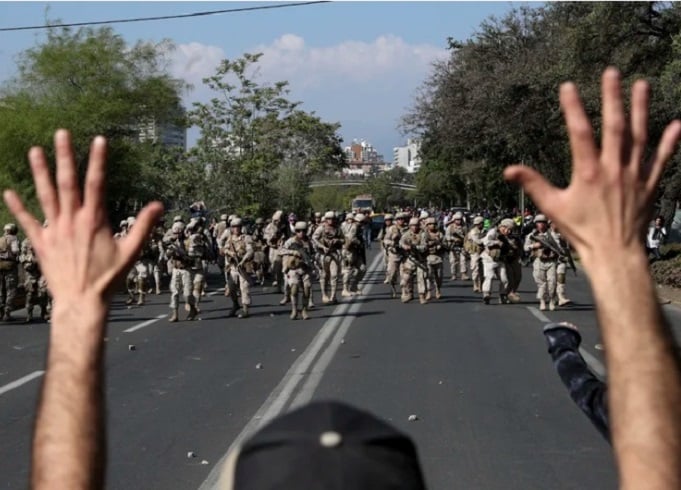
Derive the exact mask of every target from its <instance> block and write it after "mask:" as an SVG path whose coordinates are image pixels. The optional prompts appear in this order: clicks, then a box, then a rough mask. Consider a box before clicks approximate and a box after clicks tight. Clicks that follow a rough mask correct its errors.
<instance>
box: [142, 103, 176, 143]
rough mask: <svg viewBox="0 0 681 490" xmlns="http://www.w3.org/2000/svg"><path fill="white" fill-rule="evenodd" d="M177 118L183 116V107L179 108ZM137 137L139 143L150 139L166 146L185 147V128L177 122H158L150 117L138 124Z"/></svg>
mask: <svg viewBox="0 0 681 490" xmlns="http://www.w3.org/2000/svg"><path fill="white" fill-rule="evenodd" d="M179 111H180V114H179V115H178V116H179V117H178V119H180V118H181V117H182V116H184V113H185V111H184V109H183V108H179ZM138 127H139V133H138V139H139V141H140V142H141V143H144V142H147V141H150V142H152V143H160V144H161V145H163V146H168V147H171V146H172V147H180V148H182V149H183V150H186V149H187V128H186V127H184V126H181V125H179V124H173V123H167V124H159V123H158V122H156V119H155V118H153V117H150V118H148V119H146V120H144V121H143V122H141V123H140V124H139V126H138Z"/></svg>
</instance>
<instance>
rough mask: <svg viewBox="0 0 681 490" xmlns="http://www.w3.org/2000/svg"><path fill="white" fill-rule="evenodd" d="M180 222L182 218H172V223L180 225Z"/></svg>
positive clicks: (178, 216)
mask: <svg viewBox="0 0 681 490" xmlns="http://www.w3.org/2000/svg"><path fill="white" fill-rule="evenodd" d="M181 222H182V216H180V215H177V216H175V217H174V218H173V223H181Z"/></svg>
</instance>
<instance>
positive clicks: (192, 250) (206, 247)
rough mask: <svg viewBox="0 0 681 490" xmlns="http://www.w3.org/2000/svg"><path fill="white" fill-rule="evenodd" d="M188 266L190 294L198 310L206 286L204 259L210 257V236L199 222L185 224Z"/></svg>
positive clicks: (198, 310)
mask: <svg viewBox="0 0 681 490" xmlns="http://www.w3.org/2000/svg"><path fill="white" fill-rule="evenodd" d="M187 234H188V235H189V236H188V237H187V240H186V242H187V256H188V258H189V261H188V268H189V273H190V274H191V280H192V295H193V296H194V305H195V306H196V311H197V312H200V311H201V310H200V309H199V302H200V301H201V296H204V294H205V292H204V290H205V286H206V261H207V260H208V259H209V258H210V257H211V253H210V242H209V240H210V237H209V236H207V235H206V233H205V232H204V230H203V228H202V226H201V224H200V223H199V222H194V223H192V222H191V221H190V222H189V226H187Z"/></svg>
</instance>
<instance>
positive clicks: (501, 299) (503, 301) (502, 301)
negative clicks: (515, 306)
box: [499, 294, 510, 305]
mask: <svg viewBox="0 0 681 490" xmlns="http://www.w3.org/2000/svg"><path fill="white" fill-rule="evenodd" d="M509 303H510V301H509V300H508V295H506V294H500V295H499V304H500V305H507V304H509Z"/></svg>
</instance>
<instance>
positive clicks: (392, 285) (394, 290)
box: [390, 284, 397, 299]
mask: <svg viewBox="0 0 681 490" xmlns="http://www.w3.org/2000/svg"><path fill="white" fill-rule="evenodd" d="M390 290H391V291H392V298H393V299H395V298H397V289H395V285H394V284H391V285H390Z"/></svg>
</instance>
